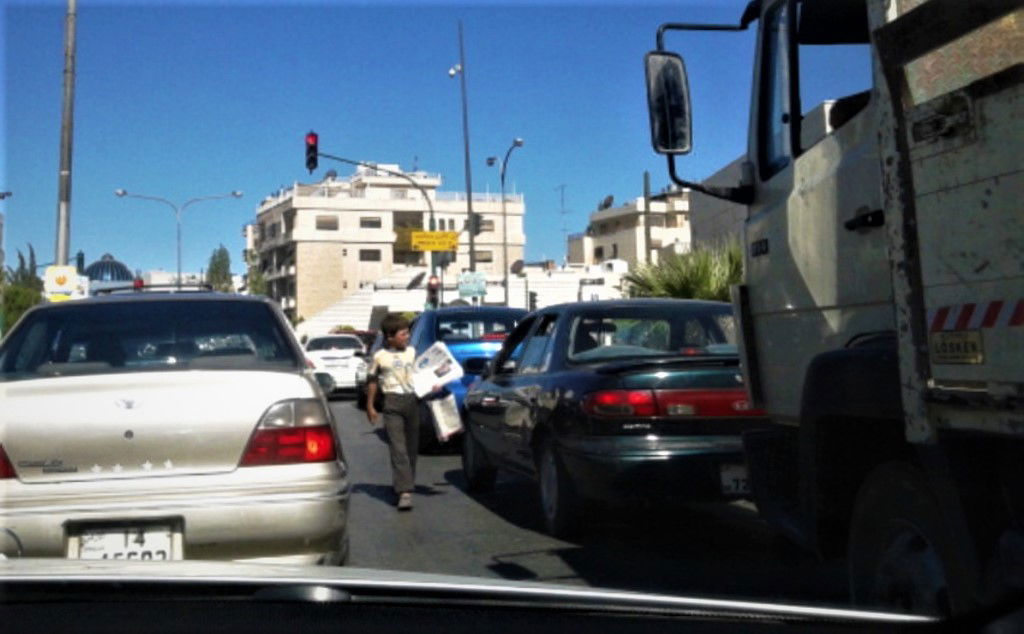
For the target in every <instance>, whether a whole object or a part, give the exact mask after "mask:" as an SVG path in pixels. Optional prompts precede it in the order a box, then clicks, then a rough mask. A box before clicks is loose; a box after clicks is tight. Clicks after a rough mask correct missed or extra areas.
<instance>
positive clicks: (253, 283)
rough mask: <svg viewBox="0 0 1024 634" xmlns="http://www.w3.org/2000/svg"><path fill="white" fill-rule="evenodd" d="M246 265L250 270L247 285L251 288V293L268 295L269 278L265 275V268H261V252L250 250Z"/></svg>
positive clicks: (247, 275) (247, 273)
mask: <svg viewBox="0 0 1024 634" xmlns="http://www.w3.org/2000/svg"><path fill="white" fill-rule="evenodd" d="M246 265H247V266H248V270H247V272H246V276H245V286H246V288H247V289H248V290H249V294H250V295H266V294H267V278H266V276H264V275H263V269H262V268H260V256H259V254H258V253H255V252H251V251H250V252H249V254H248V255H247V261H246Z"/></svg>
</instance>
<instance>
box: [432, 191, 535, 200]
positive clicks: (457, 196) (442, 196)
mask: <svg viewBox="0 0 1024 634" xmlns="http://www.w3.org/2000/svg"><path fill="white" fill-rule="evenodd" d="M435 200H439V201H449V202H465V201H466V194H465V192H437V194H436V198H435ZM473 202H475V203H476V202H480V203H500V202H501V194H500V193H497V194H491V193H481V192H474V193H473ZM505 202H506V203H522V202H523V195H522V194H505Z"/></svg>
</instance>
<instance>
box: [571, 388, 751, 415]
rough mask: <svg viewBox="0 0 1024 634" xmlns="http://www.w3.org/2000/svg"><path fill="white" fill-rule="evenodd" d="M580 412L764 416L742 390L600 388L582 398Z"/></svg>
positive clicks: (599, 413) (594, 413) (601, 413)
mask: <svg viewBox="0 0 1024 634" xmlns="http://www.w3.org/2000/svg"><path fill="white" fill-rule="evenodd" d="M583 411H584V412H586V413H587V414H590V415H591V416H598V417H602V418H634V417H638V416H665V417H669V418H675V417H683V416H685V417H700V418H714V417H738V416H764V412H763V411H762V410H759V409H754V408H752V407H751V406H750V402H749V401H748V400H747V394H746V391H745V390H742V389H739V390H734V389H725V390H602V391H600V392H593V393H591V394H588V395H586V396H585V397H584V399H583Z"/></svg>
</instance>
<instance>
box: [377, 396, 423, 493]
mask: <svg viewBox="0 0 1024 634" xmlns="http://www.w3.org/2000/svg"><path fill="white" fill-rule="evenodd" d="M381 416H383V417H384V431H386V432H387V434H388V446H389V447H390V450H391V477H392V479H393V482H394V485H395V493H399V494H401V493H411V492H412V490H413V489H414V488H415V486H416V457H417V456H418V455H419V449H420V404H419V400H418V399H417V398H416V395H415V394H388V393H385V394H384V409H383V411H382V412H381Z"/></svg>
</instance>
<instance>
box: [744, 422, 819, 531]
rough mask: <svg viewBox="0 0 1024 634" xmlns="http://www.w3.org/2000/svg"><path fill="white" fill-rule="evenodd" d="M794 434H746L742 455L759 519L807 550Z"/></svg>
mask: <svg viewBox="0 0 1024 634" xmlns="http://www.w3.org/2000/svg"><path fill="white" fill-rule="evenodd" d="M797 443H798V439H797V430H796V429H795V428H788V427H781V426H780V427H778V428H776V429H766V430H756V431H748V432H745V433H744V434H743V451H744V454H745V455H746V460H747V470H748V473H749V476H750V484H751V493H752V494H753V497H754V503H755V504H756V505H757V510H758V513H759V514H760V515H761V517H762V518H763V519H764V520H765V521H766V522H768V523H769V524H771V525H772V527H774V528H775V529H776V530H778V531H779V532H780V533H782V534H783V535H784V536H785V537H786V538H787V539H790V540H791V541H793V542H795V543H796V544H798V545H799V546H802V547H805V548H808V547H810V544H811V540H809V538H808V531H807V522H806V519H805V518H804V515H803V512H802V510H801V506H800V488H799V484H800V480H799V455H798V449H797V446H798V444H797Z"/></svg>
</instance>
